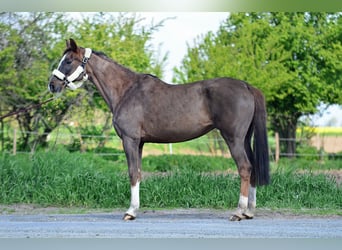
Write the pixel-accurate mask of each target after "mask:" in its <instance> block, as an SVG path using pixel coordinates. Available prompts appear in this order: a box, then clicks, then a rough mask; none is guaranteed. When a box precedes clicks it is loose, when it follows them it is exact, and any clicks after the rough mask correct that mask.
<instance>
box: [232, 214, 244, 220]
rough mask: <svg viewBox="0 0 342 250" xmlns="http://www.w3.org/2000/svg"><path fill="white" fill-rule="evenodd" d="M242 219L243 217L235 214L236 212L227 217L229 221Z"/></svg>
mask: <svg viewBox="0 0 342 250" xmlns="http://www.w3.org/2000/svg"><path fill="white" fill-rule="evenodd" d="M242 219H244V218H242V217H240V216H237V215H236V214H234V215H232V216H231V217H230V218H229V220H230V221H240V220H242Z"/></svg>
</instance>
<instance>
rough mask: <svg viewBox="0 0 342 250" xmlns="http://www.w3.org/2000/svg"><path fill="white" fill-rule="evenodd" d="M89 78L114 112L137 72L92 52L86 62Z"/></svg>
mask: <svg viewBox="0 0 342 250" xmlns="http://www.w3.org/2000/svg"><path fill="white" fill-rule="evenodd" d="M88 64H89V67H90V70H89V72H87V73H88V74H89V79H90V81H91V82H93V83H94V85H95V86H96V88H97V89H98V91H99V92H100V94H101V95H102V97H103V98H104V100H105V101H106V103H107V105H108V106H109V108H110V109H111V111H112V112H113V113H114V111H115V109H116V107H117V105H118V104H119V103H120V101H121V99H122V97H123V96H124V95H125V93H126V91H127V90H128V89H130V88H131V86H132V85H133V84H134V83H135V82H136V79H137V76H138V75H137V74H135V73H134V72H132V71H130V70H129V69H126V68H124V67H123V66H121V65H119V64H117V63H114V62H112V61H109V60H106V59H104V58H102V57H100V56H98V55H95V54H93V55H92V58H91V60H89V62H88Z"/></svg>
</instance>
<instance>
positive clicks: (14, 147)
mask: <svg viewBox="0 0 342 250" xmlns="http://www.w3.org/2000/svg"><path fill="white" fill-rule="evenodd" d="M16 154H17V129H16V128H15V129H14V130H13V155H16Z"/></svg>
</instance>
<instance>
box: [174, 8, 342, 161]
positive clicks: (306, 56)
mask: <svg viewBox="0 0 342 250" xmlns="http://www.w3.org/2000/svg"><path fill="white" fill-rule="evenodd" d="M340 24H341V15H340V14H328V13H239V14H232V15H231V16H230V17H228V18H227V20H226V21H225V22H224V23H222V24H221V26H220V29H219V31H218V32H217V34H213V33H208V34H207V35H205V36H204V37H202V38H201V39H198V40H197V41H196V43H195V45H194V47H193V48H190V47H189V48H188V55H187V56H186V57H185V58H184V60H183V62H182V65H181V67H180V68H179V69H175V76H176V80H177V81H178V82H187V81H195V80H199V79H204V78H212V77H218V76H231V77H235V78H238V79H243V80H246V81H247V82H249V83H251V84H253V85H255V86H256V87H258V88H260V89H261V90H262V91H263V92H264V94H265V95H266V100H267V106H268V113H269V118H270V119H269V120H270V124H271V127H272V129H273V130H274V131H278V132H279V134H280V136H281V137H282V138H288V139H289V138H295V137H296V128H297V121H298V119H299V117H301V116H302V115H306V114H313V113H314V112H316V110H317V106H318V105H319V104H320V103H321V102H324V103H329V104H333V103H342V82H341V78H340V77H339V75H340V74H341V69H342V63H341V59H342V50H341V48H342V47H341V34H342V32H341V25H340ZM332 90H334V91H332ZM295 145H296V144H295V141H294V140H286V141H284V142H283V148H284V149H285V150H286V152H287V153H288V154H289V155H290V156H293V155H294V153H295Z"/></svg>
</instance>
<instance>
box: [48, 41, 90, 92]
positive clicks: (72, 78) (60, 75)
mask: <svg viewBox="0 0 342 250" xmlns="http://www.w3.org/2000/svg"><path fill="white" fill-rule="evenodd" d="M91 53H92V51H91V49H89V48H85V52H84V57H83V59H82V64H81V65H79V66H78V67H77V68H76V70H75V71H74V73H72V74H71V75H70V76H68V77H66V76H65V74H63V73H62V72H61V71H59V67H60V66H61V64H62V62H63V61H64V59H65V55H64V56H63V58H62V60H61V62H60V63H59V65H58V68H57V69H55V70H54V71H52V75H53V76H55V77H57V78H58V79H59V80H61V81H64V85H66V86H67V87H69V88H70V89H71V90H75V89H78V88H79V87H81V86H82V84H83V82H85V81H86V80H88V75H87V73H85V65H86V64H87V62H88V60H89V58H90V56H91ZM82 73H84V75H83V78H82V80H80V81H77V82H75V83H74V81H75V80H76V79H77V78H78V77H80V75H81V74H82Z"/></svg>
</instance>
